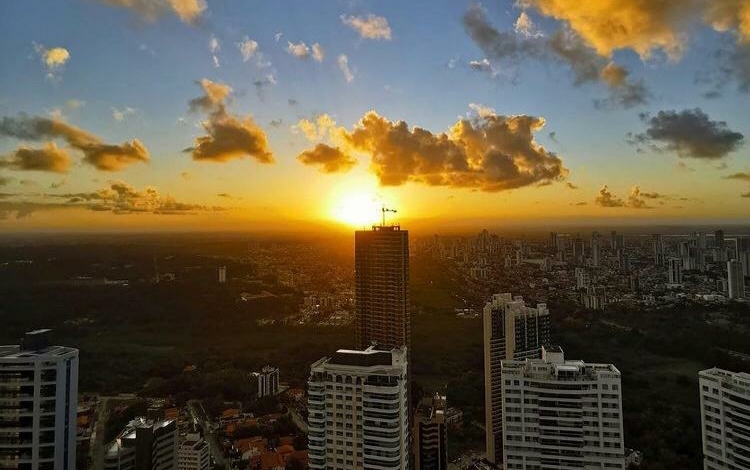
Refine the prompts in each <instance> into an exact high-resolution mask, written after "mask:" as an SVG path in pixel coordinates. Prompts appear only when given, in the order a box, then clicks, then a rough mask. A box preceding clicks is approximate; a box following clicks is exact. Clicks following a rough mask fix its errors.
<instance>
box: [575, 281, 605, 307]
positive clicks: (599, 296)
mask: <svg viewBox="0 0 750 470" xmlns="http://www.w3.org/2000/svg"><path fill="white" fill-rule="evenodd" d="M581 303H583V306H584V307H586V308H589V309H591V310H604V307H606V306H607V288H606V286H588V287H586V290H585V291H584V292H583V293H581Z"/></svg>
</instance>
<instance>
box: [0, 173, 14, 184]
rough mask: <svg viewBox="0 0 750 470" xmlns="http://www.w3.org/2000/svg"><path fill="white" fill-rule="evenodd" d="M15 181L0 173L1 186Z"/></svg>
mask: <svg viewBox="0 0 750 470" xmlns="http://www.w3.org/2000/svg"><path fill="white" fill-rule="evenodd" d="M13 181H14V180H13V178H11V177H8V176H2V175H0V186H5V185H8V184H10V183H12V182H13Z"/></svg>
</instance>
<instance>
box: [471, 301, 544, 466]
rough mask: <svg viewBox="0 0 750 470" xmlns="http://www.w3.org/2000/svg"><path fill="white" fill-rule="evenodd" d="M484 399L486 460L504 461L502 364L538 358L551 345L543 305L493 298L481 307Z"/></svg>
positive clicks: (493, 461)
mask: <svg viewBox="0 0 750 470" xmlns="http://www.w3.org/2000/svg"><path fill="white" fill-rule="evenodd" d="M483 330H484V384H485V385H484V387H485V388H484V397H485V420H486V422H485V425H486V440H487V449H486V450H487V459H488V460H489V461H490V462H492V463H495V464H500V463H501V462H502V461H503V447H502V411H503V410H502V404H503V397H502V390H501V384H502V377H501V372H502V370H501V367H502V364H501V363H502V361H503V360H506V359H525V358H537V357H541V351H542V346H543V345H544V344H548V343H549V341H550V318H549V310H547V305H546V304H538V305H537V306H536V307H528V306H526V303H525V302H524V300H523V298H522V297H519V296H516V297H513V296H512V295H511V294H509V293H505V294H495V295H493V296H492V299H491V300H490V301H489V302H487V303H486V304H485V306H484V315H483Z"/></svg>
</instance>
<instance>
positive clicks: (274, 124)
mask: <svg viewBox="0 0 750 470" xmlns="http://www.w3.org/2000/svg"><path fill="white" fill-rule="evenodd" d="M282 124H284V121H283V120H281V119H272V120H271V121H270V122H269V123H268V125H269V126H271V127H281V125H282Z"/></svg>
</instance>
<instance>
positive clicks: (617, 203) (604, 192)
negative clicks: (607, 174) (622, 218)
mask: <svg viewBox="0 0 750 470" xmlns="http://www.w3.org/2000/svg"><path fill="white" fill-rule="evenodd" d="M594 204H596V205H597V206H601V207H624V206H625V202H623V200H622V199H620V198H618V197H616V196H614V195H613V194H612V193H611V192H610V191H609V188H608V187H607V185H606V184H605V185H604V186H602V187H601V189H599V193H598V194H597V196H596V198H595V199H594Z"/></svg>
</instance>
